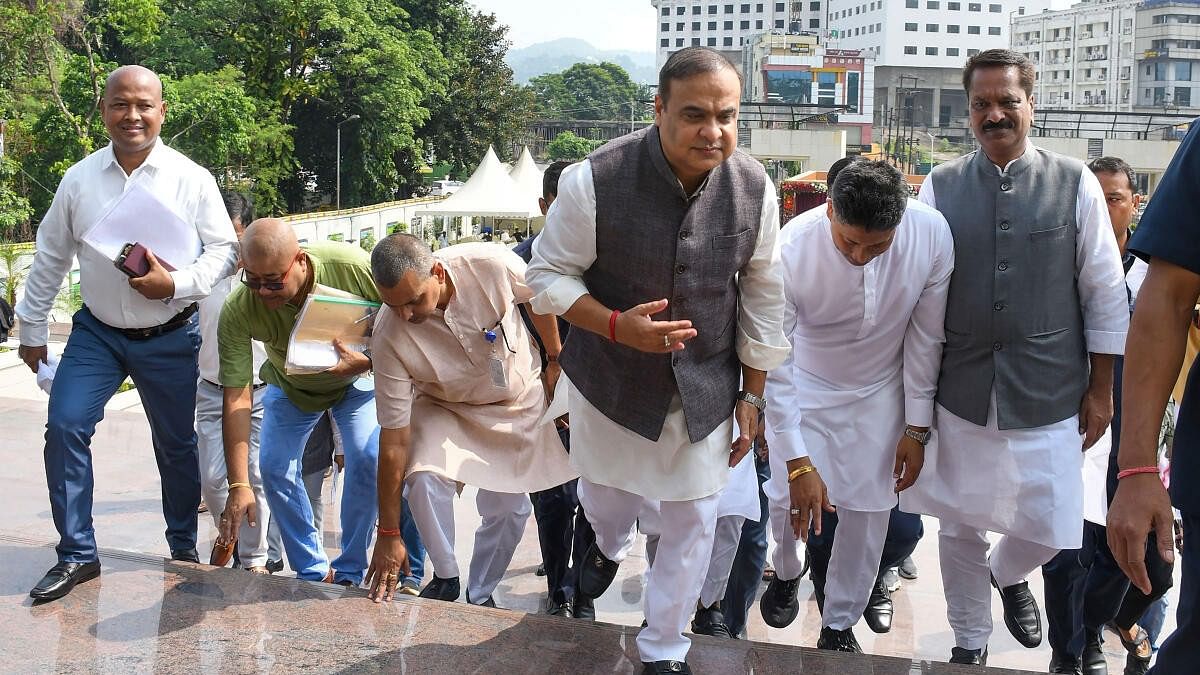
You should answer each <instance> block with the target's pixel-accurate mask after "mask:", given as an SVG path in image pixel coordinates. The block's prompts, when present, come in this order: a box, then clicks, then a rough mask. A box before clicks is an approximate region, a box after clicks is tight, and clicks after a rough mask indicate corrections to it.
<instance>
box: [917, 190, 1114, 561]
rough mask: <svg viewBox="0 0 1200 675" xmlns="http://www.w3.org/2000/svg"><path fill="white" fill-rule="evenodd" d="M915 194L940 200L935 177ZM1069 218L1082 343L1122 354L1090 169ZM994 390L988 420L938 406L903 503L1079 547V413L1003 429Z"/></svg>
mask: <svg viewBox="0 0 1200 675" xmlns="http://www.w3.org/2000/svg"><path fill="white" fill-rule="evenodd" d="M996 170H997V171H1001V169H1000V168H999V167H997V168H996ZM1046 189H1054V186H1046ZM920 200H921V202H923V203H925V204H928V205H929V206H932V207H934V208H936V207H937V195H936V194H934V188H933V182H932V181H925V184H924V185H923V186H922V187H921V194H920ZM1075 221H1076V236H1075V250H1076V253H1075V270H1076V273H1075V277H1076V285H1077V287H1078V292H1079V304H1080V308H1081V309H1082V311H1083V327H1084V338H1085V340H1086V342H1087V349H1088V351H1089V352H1091V353H1097V354H1121V353H1122V352H1123V351H1124V348H1125V333H1126V331H1127V330H1128V328H1129V305H1128V298H1127V296H1126V294H1125V280H1124V279H1125V274H1124V269H1123V268H1122V266H1121V258H1120V254H1119V253H1118V250H1117V244H1116V239H1115V237H1113V233H1112V226H1111V224H1110V222H1109V218H1108V210H1107V209H1106V207H1105V202H1104V192H1103V190H1102V189H1101V188H1100V183H1099V181H1098V180H1097V179H1096V177H1095V175H1093V174H1092V172H1091V171H1084V172H1083V173H1082V174H1081V175H1080V179H1079V185H1078V188H1077V198H1076V206H1075ZM990 300H991V299H990V298H981V301H988V302H990ZM1081 376H1085V374H1081ZM995 399H996V394H995V390H994V389H993V391H992V403H991V406H990V408H989V411H988V423H987V425H986V426H979V425H977V424H973V423H971V422H968V421H967V420H964V419H962V418H960V417H958V416H957V415H954V414H953V413H951V412H949V411H948V410H946V409H945V408H943V407H942V406H940V405H939V406H937V407H936V410H935V430H934V435H933V439H932V440H931V441H930V443H929V446H928V447H927V448H926V452H925V469H924V471H923V472H922V474H921V480H920V481H918V482H917V484H916V485H914V486H913V487H912V488H910V489H908V490H905V491H904V493H903V494H901V496H900V507H901V508H902V509H904V510H905V511H909V512H912V513H925V514H929V515H932V516H936V517H938V518H941V519H944V520H947V521H950V522H956V523H961V524H963V525H967V526H970V527H975V528H979V529H985V530H990V531H993V532H998V533H1002V534H1011V535H1013V536H1015V537H1018V538H1020V539H1024V540H1027V541H1031V542H1034V543H1037V544H1041V545H1043V546H1049V547H1052V548H1059V549H1064V548H1078V547H1079V546H1080V543H1081V538H1082V523H1083V481H1082V479H1081V471H1082V461H1083V452H1082V445H1083V437H1082V436H1081V435H1080V433H1079V420H1078V418H1079V416H1078V414H1075V415H1072V416H1071V417H1069V418H1067V419H1065V420H1061V421H1059V422H1055V423H1053V424H1048V425H1046V426H1042V427H1037V428H1033V429H1008V430H1000V429H999V428H998V427H997V425H996V403H995Z"/></svg>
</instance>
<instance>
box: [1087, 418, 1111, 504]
mask: <svg viewBox="0 0 1200 675" xmlns="http://www.w3.org/2000/svg"><path fill="white" fill-rule="evenodd" d="M1110 452H1112V427H1109V428H1108V429H1106V430H1105V431H1104V435H1103V436H1101V437H1100V440H1098V441H1096V444H1095V445H1093V446H1092V447H1091V448H1089V449H1088V451H1087V452H1085V453H1083V519H1084V520H1086V521H1088V522H1089V523H1095V524H1097V525H1104V524H1105V519H1106V518H1107V517H1108V455H1109V453H1110Z"/></svg>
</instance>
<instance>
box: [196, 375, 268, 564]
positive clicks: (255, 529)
mask: <svg viewBox="0 0 1200 675" xmlns="http://www.w3.org/2000/svg"><path fill="white" fill-rule="evenodd" d="M263 391H264V390H263V389H259V390H258V391H256V392H254V403H253V406H252V407H251V409H250V455H249V458H250V462H249V465H250V487H251V488H252V489H253V490H254V500H255V502H256V503H257V506H258V521H257V522H258V524H257V525H250V524H249V523H242V527H241V529H240V530H238V559H239V560H240V561H241V563H242V567H262V566H263V565H266V564H267V523H269V522H270V520H271V508H270V507H269V506H267V495H266V493H264V492H263V482H262V473H261V472H260V471H259V469H258V432H259V429H260V428H261V427H262V420H263V407H262V395H263ZM223 399H224V393H223V392H222V391H221V390H220V389H218V388H216V387H214V386H213V385H211V384H209V383H208V382H205V381H204V380H200V383H199V384H198V385H197V386H196V449H197V451H198V455H199V460H200V491H201V494H203V495H204V503H205V504H207V505H208V513H209V515H210V516H212V519H213V525H215V526H217V527H220V526H221V522H220V521H221V514H222V513H223V512H224V511H225V500H226V499H228V497H229V481H228V472H227V470H226V468H225V440H224V439H223V438H222V436H221V416H222V405H223Z"/></svg>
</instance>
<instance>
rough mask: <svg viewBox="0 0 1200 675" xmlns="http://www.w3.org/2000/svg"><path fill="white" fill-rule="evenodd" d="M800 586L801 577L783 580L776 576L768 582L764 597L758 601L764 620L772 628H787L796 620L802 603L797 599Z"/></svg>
mask: <svg viewBox="0 0 1200 675" xmlns="http://www.w3.org/2000/svg"><path fill="white" fill-rule="evenodd" d="M799 588H800V577H796V578H795V579H789V580H787V581H783V580H781V579H779V578H778V577H776V579H775V580H774V581H772V582H771V583H769V584H767V590H765V591H763V595H762V599H761V600H759V601H758V609H759V611H760V612H762V618H763V621H766V622H767V625H768V626H770V627H772V628H787V627H788V626H789V625H790V624H791V623H792V622H793V621H795V620H796V615H797V614H799V613H800V603H799V602H798V601H797V600H796V591H797V590H798V589H799Z"/></svg>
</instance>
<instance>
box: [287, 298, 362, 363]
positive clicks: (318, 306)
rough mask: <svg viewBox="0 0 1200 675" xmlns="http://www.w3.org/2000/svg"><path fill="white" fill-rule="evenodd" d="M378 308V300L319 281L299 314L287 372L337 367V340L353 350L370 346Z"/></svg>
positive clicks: (357, 350)
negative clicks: (325, 284)
mask: <svg viewBox="0 0 1200 675" xmlns="http://www.w3.org/2000/svg"><path fill="white" fill-rule="evenodd" d="M378 310H379V303H378V302H371V301H370V300H366V299H363V298H360V297H358V296H357V295H353V294H351V293H347V292H345V291H341V290H338V289H336V288H329V287H328V286H322V285H320V284H316V285H315V287H314V288H313V291H312V293H311V294H309V296H308V299H307V300H305V301H304V307H302V308H301V309H300V314H299V315H298V316H297V317H296V326H295V327H294V328H293V329H292V337H291V339H290V340H289V341H288V351H287V361H286V363H285V364H284V372H285V373H287V374H288V375H303V374H308V373H319V372H322V371H325V370H328V369H330V368H332V367H334V366H335V365H337V362H338V352H337V348H335V347H334V346H333V341H334V340H337V339H340V340H341V341H342V344H343V345H344V346H345V347H346V348H347V349H349V350H351V351H356V352H361V351H363V350H365V349H368V348H369V347H370V345H371V327H372V326H373V325H374V323H375V321H374V319H375V313H376V312H377V311H378Z"/></svg>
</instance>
